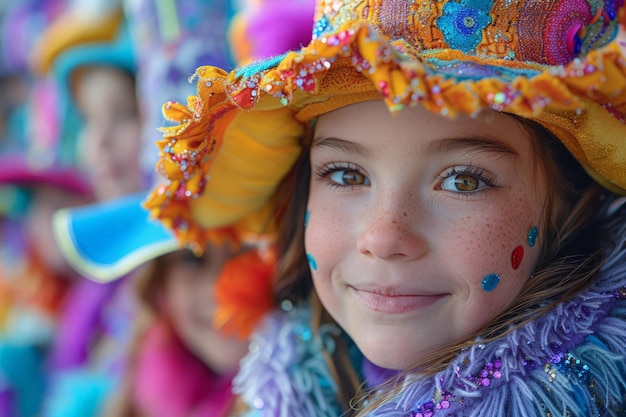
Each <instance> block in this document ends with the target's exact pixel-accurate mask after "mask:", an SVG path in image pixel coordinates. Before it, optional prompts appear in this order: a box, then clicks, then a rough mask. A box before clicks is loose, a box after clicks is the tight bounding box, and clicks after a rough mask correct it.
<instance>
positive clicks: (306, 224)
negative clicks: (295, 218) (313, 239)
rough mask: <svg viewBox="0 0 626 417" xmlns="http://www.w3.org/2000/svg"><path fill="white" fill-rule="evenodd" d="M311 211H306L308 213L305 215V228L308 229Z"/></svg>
mask: <svg viewBox="0 0 626 417" xmlns="http://www.w3.org/2000/svg"><path fill="white" fill-rule="evenodd" d="M309 215H310V213H309V210H307V211H306V213H304V228H305V229H306V227H307V226H308V225H309Z"/></svg>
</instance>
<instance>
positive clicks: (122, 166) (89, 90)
mask: <svg viewBox="0 0 626 417" xmlns="http://www.w3.org/2000/svg"><path fill="white" fill-rule="evenodd" d="M74 90H75V93H76V94H75V95H76V101H77V103H78V106H79V108H80V111H81V113H82V115H83V117H84V119H85V126H84V130H83V132H82V136H81V142H82V143H81V144H82V151H83V152H82V154H83V157H82V159H83V161H84V163H85V168H86V169H87V171H88V174H89V176H90V177H91V179H92V183H93V187H94V191H95V193H96V196H97V197H98V198H99V199H109V198H113V197H118V196H120V195H124V194H127V193H131V192H136V191H139V190H141V187H142V183H141V171H140V169H139V148H140V129H141V121H140V118H139V114H138V105H137V99H136V95H135V86H134V83H133V80H132V78H131V77H130V76H129V75H127V74H125V73H123V72H122V71H120V70H116V69H114V68H107V67H94V68H88V69H84V70H82V71H80V72H79V75H78V76H77V81H76V84H75V89H74Z"/></svg>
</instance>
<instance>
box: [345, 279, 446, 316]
mask: <svg viewBox="0 0 626 417" xmlns="http://www.w3.org/2000/svg"><path fill="white" fill-rule="evenodd" d="M348 288H349V289H350V292H351V293H352V294H353V295H354V296H355V297H356V298H357V300H358V301H359V302H361V303H362V304H363V305H365V306H366V307H368V308H369V309H371V310H374V311H377V312H380V313H387V314H402V313H408V312H411V311H416V310H422V309H425V308H427V307H430V306H431V305H433V304H435V303H436V302H437V301H439V300H441V299H443V298H445V297H447V296H448V295H449V294H420V293H415V294H412V293H400V294H394V293H393V292H392V291H383V290H380V291H379V290H375V289H369V288H367V289H366V288H357V287H353V286H348Z"/></svg>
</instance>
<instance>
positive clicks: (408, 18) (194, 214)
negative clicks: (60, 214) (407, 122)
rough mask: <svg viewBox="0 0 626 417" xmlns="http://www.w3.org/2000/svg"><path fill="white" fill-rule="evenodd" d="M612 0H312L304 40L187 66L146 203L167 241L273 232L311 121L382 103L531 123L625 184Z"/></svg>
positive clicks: (607, 180) (167, 108) (622, 88)
mask: <svg viewBox="0 0 626 417" xmlns="http://www.w3.org/2000/svg"><path fill="white" fill-rule="evenodd" d="M623 5H624V1H623V0H555V1H550V2H543V1H537V0H437V1H434V0H420V1H402V2H399V1H391V0H341V1H338V0H319V1H318V3H317V9H316V23H315V28H314V31H313V39H312V40H311V42H310V43H309V44H308V45H307V46H305V47H303V48H302V49H301V50H299V51H297V52H288V53H286V54H284V55H282V56H278V57H274V58H271V59H268V60H265V61H261V62H256V63H253V64H251V65H249V66H247V67H243V68H239V69H236V70H234V71H231V72H230V73H228V72H225V71H223V70H221V69H218V68H214V67H201V68H199V69H198V70H197V71H196V74H195V77H196V79H197V96H195V97H190V98H189V99H188V102H187V105H184V104H182V103H174V102H170V103H167V104H165V105H164V108H163V111H164V114H165V115H166V117H167V118H168V119H170V120H172V121H175V122H178V125H177V126H174V127H170V128H163V129H162V130H163V133H164V138H163V140H161V141H160V142H159V143H158V146H159V148H160V150H161V154H160V155H161V156H160V161H159V163H158V166H157V167H158V170H159V171H160V172H161V173H162V174H163V175H164V176H165V178H166V179H167V182H166V183H164V184H163V185H162V186H160V187H158V188H156V189H155V190H154V191H153V193H152V194H151V195H150V197H149V198H148V199H147V201H146V202H145V205H146V207H147V208H149V209H150V210H151V213H152V215H153V216H154V217H155V218H157V219H160V220H161V221H162V222H163V223H164V224H165V225H166V226H167V227H169V228H172V229H173V230H174V231H175V232H176V234H177V236H178V237H179V239H180V240H181V241H182V242H183V243H185V244H187V245H189V246H191V247H195V246H201V245H202V244H203V242H204V240H205V239H206V238H211V236H207V230H210V229H215V228H219V227H220V226H222V225H227V224H230V225H233V229H234V230H235V232H236V235H237V237H239V238H241V239H245V238H246V237H247V236H250V235H251V234H252V235H258V234H267V233H271V232H272V228H271V223H272V221H271V216H272V215H273V212H274V209H275V206H276V201H275V200H276V195H275V194H276V190H277V187H278V185H279V183H280V182H281V180H282V179H283V177H284V175H285V173H286V172H287V171H289V169H290V168H291V167H292V165H293V164H294V161H296V159H297V158H298V155H299V154H300V145H299V143H300V138H301V137H302V136H303V134H304V132H305V129H306V127H307V125H308V123H309V122H310V121H311V120H313V119H314V118H315V117H317V116H319V115H321V114H324V113H327V112H329V111H332V110H334V109H337V108H339V107H342V106H346V105H349V104H352V103H356V102H360V101H365V100H373V99H384V101H385V103H386V104H387V105H388V107H389V109H390V111H392V112H393V111H398V110H400V109H402V108H403V107H405V106H410V105H414V104H421V105H422V106H424V107H425V108H427V109H429V110H431V111H433V112H435V113H437V114H441V115H447V116H450V117H453V116H454V115H456V114H459V113H464V114H469V115H473V114H476V113H478V112H480V111H481V110H483V109H494V110H497V111H502V112H507V113H512V114H516V115H519V116H522V117H525V118H529V119H533V120H536V121H538V122H539V123H541V124H542V125H543V126H545V127H546V128H548V129H549V130H551V131H552V132H553V133H555V134H556V135H557V136H558V137H559V138H560V140H561V141H562V142H563V143H564V144H565V146H566V147H567V148H568V149H569V150H570V151H571V152H572V154H573V155H574V156H575V157H576V158H577V159H578V161H580V162H581V163H582V165H583V166H584V167H585V168H586V169H587V170H588V172H589V173H590V174H591V176H592V177H593V178H595V179H596V180H597V181H598V182H599V183H600V184H602V185H603V186H604V187H606V188H608V189H609V190H611V191H613V192H617V193H626V139H625V138H626V125H625V117H626V116H625V115H626V59H625V58H624V56H623V55H622V54H621V52H620V49H619V47H618V45H616V44H615V43H614V42H613V40H614V38H615V36H616V34H617V31H618V23H617V21H618V14H619V13H620V12H622V13H624V10H623V9H624V7H623Z"/></svg>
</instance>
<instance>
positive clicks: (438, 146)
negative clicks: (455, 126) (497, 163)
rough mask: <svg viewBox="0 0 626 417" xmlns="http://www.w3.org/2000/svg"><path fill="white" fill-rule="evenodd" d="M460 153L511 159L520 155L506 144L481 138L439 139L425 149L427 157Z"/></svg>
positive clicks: (429, 143) (431, 142)
mask: <svg viewBox="0 0 626 417" xmlns="http://www.w3.org/2000/svg"><path fill="white" fill-rule="evenodd" d="M459 151H465V152H490V153H499V154H503V156H509V157H511V158H514V157H515V156H517V155H518V153H517V151H515V149H513V148H512V147H510V146H509V145H507V144H506V143H503V142H501V141H499V140H494V139H491V138H487V137H481V136H474V137H458V138H444V139H437V140H433V141H430V142H428V143H427V144H425V145H424V147H423V152H424V155H426V156H437V155H441V154H446V153H449V152H459Z"/></svg>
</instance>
